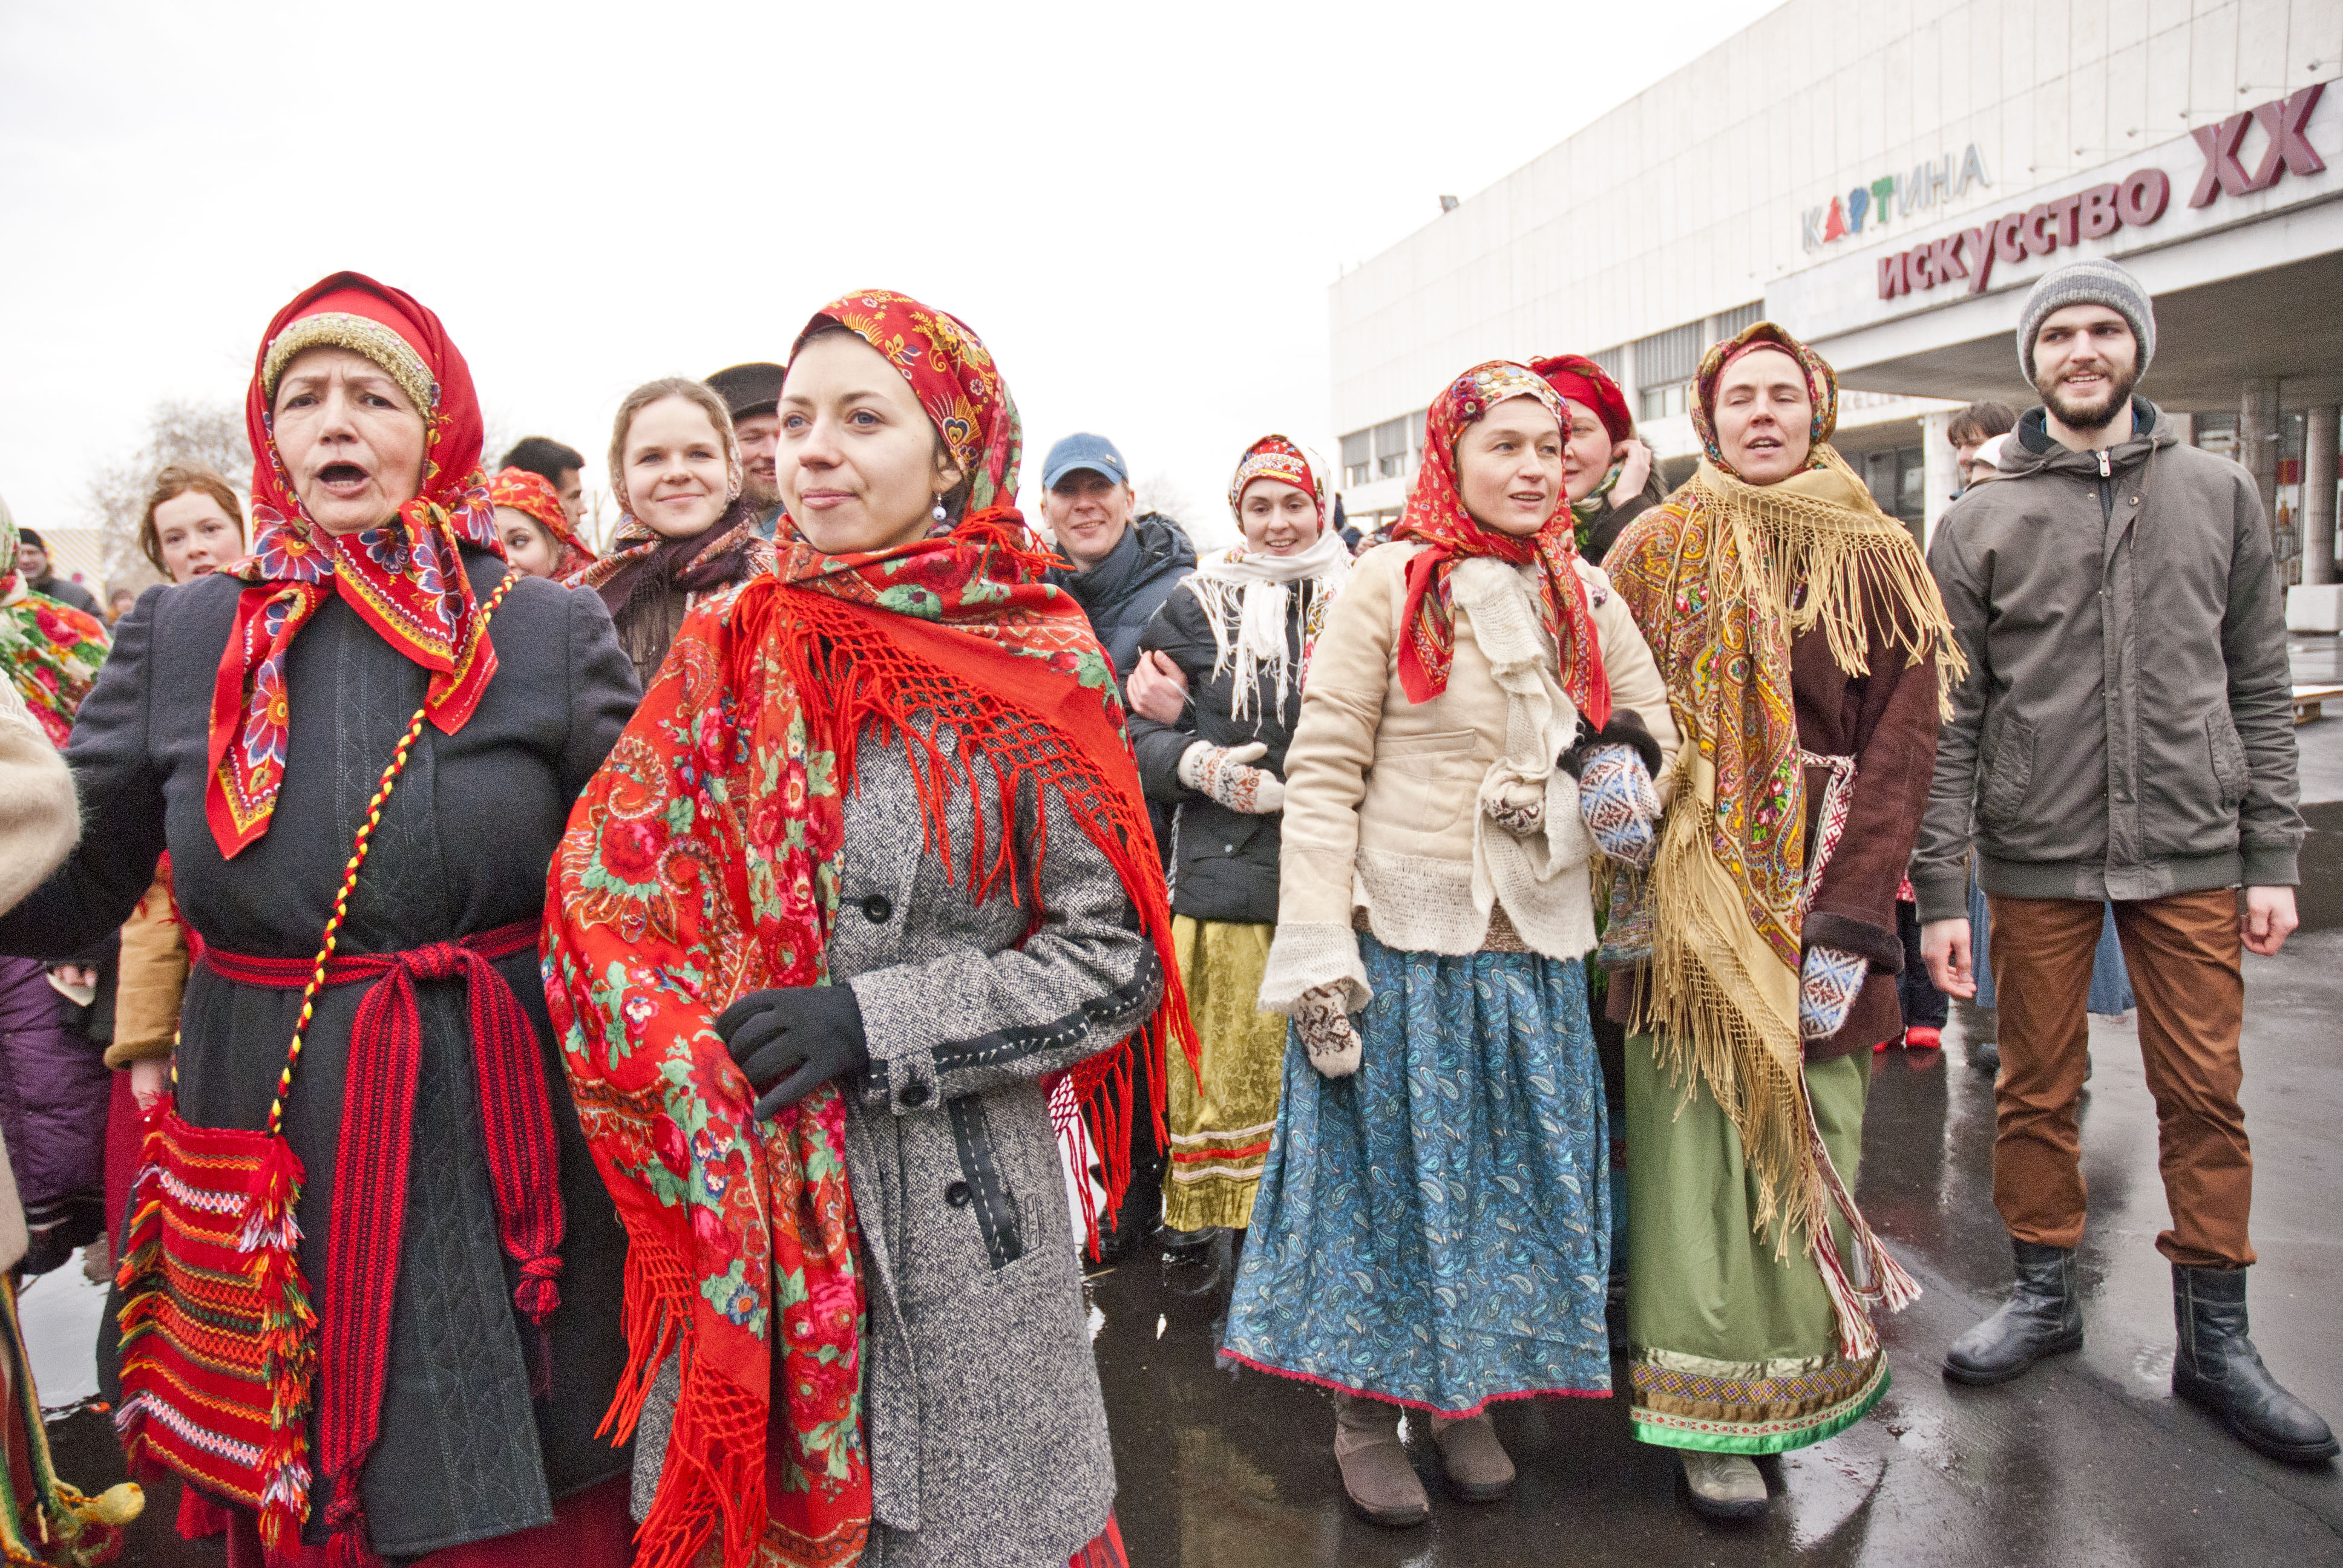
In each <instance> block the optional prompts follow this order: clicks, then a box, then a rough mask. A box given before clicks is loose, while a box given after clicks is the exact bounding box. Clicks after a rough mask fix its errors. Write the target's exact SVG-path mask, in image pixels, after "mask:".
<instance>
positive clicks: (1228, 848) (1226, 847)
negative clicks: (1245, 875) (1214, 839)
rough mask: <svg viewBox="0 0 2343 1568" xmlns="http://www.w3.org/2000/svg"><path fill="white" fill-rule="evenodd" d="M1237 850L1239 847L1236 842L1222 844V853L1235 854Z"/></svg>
mask: <svg viewBox="0 0 2343 1568" xmlns="http://www.w3.org/2000/svg"><path fill="white" fill-rule="evenodd" d="M1236 852H1237V847H1236V846H1235V845H1234V844H1223V845H1222V846H1221V853H1222V854H1223V855H1233V854H1235V853H1236Z"/></svg>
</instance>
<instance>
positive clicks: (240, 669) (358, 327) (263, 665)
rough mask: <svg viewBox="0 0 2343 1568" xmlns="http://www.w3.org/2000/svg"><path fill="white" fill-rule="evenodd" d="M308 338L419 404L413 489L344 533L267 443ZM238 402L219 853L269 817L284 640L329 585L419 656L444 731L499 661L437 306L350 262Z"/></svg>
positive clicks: (276, 334) (460, 412) (453, 352)
mask: <svg viewBox="0 0 2343 1568" xmlns="http://www.w3.org/2000/svg"><path fill="white" fill-rule="evenodd" d="M315 347H336V348H347V349H351V350H353V351H355V352H357V353H359V354H363V355H364V356H366V357H367V358H368V359H371V360H373V361H374V362H375V363H376V364H377V365H378V366H380V367H382V368H383V370H384V371H385V372H387V374H388V375H389V377H390V378H391V379H392V380H394V381H396V382H397V384H398V386H399V388H400V390H402V391H403V392H405V393H406V394H407V399H408V400H409V401H410V402H412V403H413V404H414V405H415V407H416V409H417V411H418V412H419V413H421V414H422V416H423V419H424V425H425V435H424V439H425V447H424V455H423V487H422V489H421V490H420V491H419V492H418V493H417V495H416V497H415V498H414V499H413V500H410V501H408V502H407V504H406V505H405V506H403V507H401V508H398V510H397V513H395V514H394V515H393V516H392V517H390V518H388V519H387V520H386V521H385V522H384V523H382V524H381V525H380V526H379V527H377V528H367V529H363V530H361V531H360V532H357V533H355V534H338V535H337V534H328V533H327V532H326V531H325V530H324V529H323V528H318V527H317V525H316V523H315V522H314V521H313V520H312V519H311V518H310V517H309V514H308V511H307V508H304V507H303V506H302V504H301V500H300V498H299V497H297V496H296V495H295V494H294V493H293V484H292V480H291V478H290V477H288V476H287V473H286V470H285V463H284V460H283V458H282V457H279V456H278V454H277V437H276V421H275V418H274V417H273V415H272V413H271V401H272V399H273V397H275V395H276V391H277V377H280V376H282V375H283V374H284V373H285V368H286V367H287V366H288V365H290V364H291V363H292V362H293V360H294V358H295V357H297V355H299V354H300V353H301V351H302V350H303V349H306V348H315ZM244 417H245V431H246V435H247V436H248V437H250V439H251V442H252V450H253V457H254V461H253V466H252V553H251V554H250V555H248V556H246V557H245V558H243V559H241V560H238V561H236V562H234V563H233V564H231V565H229V566H228V567H226V568H224V570H225V571H226V575H228V576H230V577H236V578H243V579H244V581H245V583H246V585H247V586H246V588H245V590H244V595H243V598H241V600H240V601H239V602H238V603H237V606H236V621H235V624H234V626H233V628H231V629H230V631H229V633H228V640H227V648H226V652H224V653H223V654H222V655H221V656H220V666H219V676H218V678H217V680H216V682H215V683H214V686H213V690H212V712H211V738H210V767H211V782H210V785H209V786H208V788H207V789H206V794H205V801H204V809H205V813H206V816H207V817H208V818H209V819H210V821H211V829H212V837H213V839H216V841H217V842H218V844H219V848H220V853H221V854H222V855H223V856H226V857H228V858H233V857H234V856H235V855H236V853H237V851H239V850H241V849H244V848H245V846H246V845H247V844H250V843H252V842H253V841H254V840H255V839H258V838H259V837H260V836H261V835H262V834H264V833H266V832H267V831H268V822H269V818H270V815H271V814H272V813H273V812H274V811H275V810H276V809H277V789H278V787H279V786H280V785H281V784H282V783H283V782H284V778H285V754H286V744H287V739H288V736H289V734H290V730H289V719H290V710H291V700H290V697H289V695H288V694H287V690H286V687H285V658H286V654H287V652H288V651H289V650H290V649H291V648H292V646H293V639H294V638H295V637H296V636H297V635H298V634H299V632H300V630H301V628H302V627H304V626H306V625H307V624H308V621H309V619H310V618H311V617H313V616H315V615H316V614H317V611H318V610H319V609H320V608H323V606H324V605H325V603H326V601H327V598H332V597H334V596H336V595H338V596H339V597H340V598H341V599H342V601H343V602H344V603H345V604H347V605H348V606H349V607H350V608H352V609H354V610H356V611H357V613H358V615H359V617H360V618H363V619H364V620H365V621H366V623H367V625H368V626H371V627H372V628H375V630H376V631H377V632H379V633H381V634H382V637H383V638H384V640H385V641H387V642H388V643H389V644H390V645H391V647H393V648H397V650H398V651H399V652H400V653H402V654H404V655H406V656H407V658H409V659H412V660H413V661H414V662H415V663H417V664H419V665H421V666H422V667H423V668H425V669H427V670H428V671H430V673H431V682H430V686H429V688H428V690H427V696H426V701H427V703H428V704H429V707H430V710H431V722H432V724H433V725H434V726H435V727H437V729H439V730H440V732H441V733H443V734H447V735H453V734H454V733H456V731H458V729H462V728H463V727H464V724H465V721H466V720H468V719H470V718H471V717H472V710H473V709H475V708H477V707H478V706H479V701H480V694H481V693H482V692H483V691H485V690H487V689H488V680H489V678H491V677H492V676H494V675H495V674H496V670H497V654H496V649H495V648H494V647H493V646H491V644H490V643H489V641H488V634H487V630H486V628H485V625H484V623H483V621H482V619H481V617H480V607H479V604H478V601H477V600H476V599H475V598H474V597H473V594H472V582H471V578H468V576H466V575H465V572H464V564H463V558H462V551H463V550H464V549H465V548H472V549H480V550H486V551H488V552H489V553H490V554H492V555H494V556H496V557H498V558H499V559H501V558H503V556H504V547H503V546H502V545H500V544H498V542H497V528H496V518H495V513H494V511H493V510H492V509H491V508H490V507H489V505H488V487H487V484H486V482H485V480H484V479H483V477H482V476H481V473H480V406H479V402H478V399H477V398H476V397H474V396H473V393H472V373H471V370H470V368H469V367H467V366H466V365H465V363H464V357H463V355H461V354H459V353H458V352H457V349H456V346H455V345H454V344H453V343H451V342H449V341H448V340H447V332H446V330H445V329H444V328H443V327H441V326H440V325H439V318H438V317H437V316H434V315H433V314H432V313H431V312H430V311H429V310H427V309H426V308H425V307H423V306H422V305H421V304H420V303H418V302H417V300H416V299H414V298H413V297H411V296H408V295H407V294H403V293H401V292H400V291H399V290H397V289H395V288H390V287H387V286H385V285H382V284H379V283H377V282H376V281H375V280H374V279H372V278H370V277H367V276H363V275H361V274H358V273H355V272H337V273H336V274H334V276H331V277H328V278H327V279H325V280H324V281H323V282H320V283H317V284H316V285H313V286H310V287H309V288H307V289H304V290H303V291H302V292H301V294H300V295H299V296H298V297H296V298H295V299H294V301H293V303H292V304H290V305H288V306H287V307H285V308H284V309H282V310H280V311H278V312H277V319H275V320H274V321H272V322H270V323H269V324H268V331H267V333H266V335H265V336H264V337H262V338H261V340H260V352H259V354H258V355H257V356H256V358H255V361H254V364H253V369H252V386H251V389H250V390H249V391H248V392H247V393H246V397H245V414H244Z"/></svg>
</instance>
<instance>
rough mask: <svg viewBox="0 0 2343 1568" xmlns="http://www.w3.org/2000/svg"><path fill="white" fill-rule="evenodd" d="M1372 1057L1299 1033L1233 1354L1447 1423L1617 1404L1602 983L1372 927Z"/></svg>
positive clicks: (1258, 1205)
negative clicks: (1400, 946) (1598, 1013)
mask: <svg viewBox="0 0 2343 1568" xmlns="http://www.w3.org/2000/svg"><path fill="white" fill-rule="evenodd" d="M1359 950H1360V955H1361V957H1362V958H1363V960H1365V963H1366V970H1367V980H1368V983H1369V984H1370V985H1372V986H1373V989H1374V1000H1373V1001H1371V1002H1369V1003H1368V1004H1367V1011H1366V1016H1365V1028H1364V1031H1363V1044H1364V1048H1365V1049H1364V1052H1363V1056H1364V1060H1363V1064H1362V1065H1361V1067H1360V1069H1359V1070H1358V1071H1357V1072H1356V1073H1354V1074H1353V1075H1352V1076H1351V1077H1348V1078H1340V1079H1327V1078H1322V1077H1321V1076H1319V1074H1318V1072H1317V1070H1315V1069H1313V1068H1312V1067H1311V1065H1310V1060H1309V1055H1308V1053H1307V1052H1306V1051H1304V1050H1302V1042H1301V1040H1300V1039H1299V1037H1298V1036H1296V1035H1295V1034H1293V1033H1292V1031H1291V1030H1289V1031H1288V1033H1287V1037H1286V1045H1285V1082H1284V1093H1283V1096H1282V1100H1281V1101H1280V1102H1279V1105H1278V1111H1277V1131H1276V1135H1275V1139H1274V1141H1272V1145H1271V1148H1270V1152H1269V1163H1268V1165H1267V1167H1266V1168H1265V1169H1264V1170H1263V1171H1262V1178H1261V1189H1260V1192H1259V1195H1258V1196H1257V1197H1256V1199H1255V1200H1254V1204H1253V1216H1252V1231H1251V1232H1250V1233H1249V1234H1248V1236H1247V1238H1246V1241H1245V1247H1244V1256H1243V1260H1242V1262H1241V1264H1240V1265H1239V1268H1238V1272H1237V1283H1236V1293H1235V1296H1234V1299H1233V1300H1232V1302H1231V1303H1230V1307H1229V1320H1228V1332H1227V1338H1226V1340H1225V1341H1224V1342H1223V1344H1222V1354H1223V1355H1225V1356H1226V1357H1228V1358H1229V1359H1230V1360H1232V1361H1235V1362H1242V1363H1244V1364H1248V1365H1252V1366H1255V1367H1259V1368H1261V1369H1262V1370H1263V1371H1265V1372H1276V1373H1279V1374H1281V1375H1283V1376H1287V1377H1295V1378H1301V1379H1303V1380H1305V1381H1308V1382H1319V1383H1324V1384H1327V1385H1330V1386H1332V1387H1336V1388H1342V1389H1347V1390H1351V1391H1353V1392H1359V1393H1364V1394H1369V1395H1372V1396H1373V1397H1374V1398H1376V1399H1380V1400H1386V1401H1390V1402H1393V1403H1398V1404H1404V1405H1412V1406H1414V1407H1416V1408H1418V1409H1422V1410H1429V1411H1434V1412H1440V1413H1443V1414H1447V1415H1462V1414H1469V1413H1472V1412H1477V1411H1479V1410H1480V1409H1481V1408H1482V1407H1483V1405H1485V1404H1486V1403H1487V1402H1489V1401H1491V1400H1493V1399H1516V1398H1522V1397H1525V1396H1527V1395H1532V1394H1541V1393H1578V1394H1596V1395H1601V1394H1607V1393H1608V1392H1610V1388H1611V1353H1610V1347H1609V1341H1608V1339H1607V1337H1606V1336H1605V1334H1604V1287H1605V1282H1606V1281H1607V1280H1608V1277H1609V1275H1610V1271H1611V1193H1610V1188H1609V1174H1610V1171H1609V1167H1610V1159H1609V1150H1610V1138H1609V1131H1608V1129H1607V1128H1606V1127H1605V1126H1604V1103H1603V1078H1602V1070H1601V1068H1600V1067H1599V1066H1598V1065H1597V1062H1596V1059H1595V1053H1594V1033H1593V1031H1592V1030H1590V1029H1589V1028H1588V1026H1587V1018H1586V974H1585V970H1584V967H1583V966H1582V965H1581V964H1580V963H1579V962H1578V961H1577V960H1555V959H1548V958H1542V957H1540V956H1538V955H1537V954H1535V953H1488V952H1484V953H1472V954H1467V955H1464V956H1461V957H1449V956H1445V955H1443V954H1439V953H1417V952H1399V951H1395V950H1392V949H1390V948H1386V947H1384V946H1383V944H1382V943H1380V942H1378V941H1376V940H1374V938H1373V937H1372V936H1369V935H1367V934H1366V933H1364V932H1362V933H1360V936H1359Z"/></svg>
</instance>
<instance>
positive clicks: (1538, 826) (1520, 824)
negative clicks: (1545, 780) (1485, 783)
mask: <svg viewBox="0 0 2343 1568" xmlns="http://www.w3.org/2000/svg"><path fill="white" fill-rule="evenodd" d="M1481 809H1482V810H1483V811H1485V812H1487V813H1488V817H1489V820H1490V821H1492V822H1494V823H1495V824H1496V825H1497V826H1498V827H1500V828H1503V829H1504V830H1505V831H1506V832H1508V833H1511V834H1512V835H1513V837H1514V838H1516V839H1526V838H1528V837H1529V836H1530V835H1531V834H1533V833H1536V832H1539V831H1542V830H1543V829H1544V827H1545V790H1544V789H1543V788H1541V787H1540V786H1538V785H1535V784H1531V783H1527V782H1525V781H1523V780H1522V779H1514V780H1513V781H1512V782H1511V783H1508V784H1506V785H1504V786H1503V788H1502V789H1498V790H1497V791H1496V792H1495V793H1494V794H1491V795H1484V796H1483V797H1482V799H1481Z"/></svg>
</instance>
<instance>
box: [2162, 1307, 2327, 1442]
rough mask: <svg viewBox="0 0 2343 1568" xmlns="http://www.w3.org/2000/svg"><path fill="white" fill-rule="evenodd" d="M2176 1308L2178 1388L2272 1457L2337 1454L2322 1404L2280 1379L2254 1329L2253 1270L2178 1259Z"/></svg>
mask: <svg viewBox="0 0 2343 1568" xmlns="http://www.w3.org/2000/svg"><path fill="white" fill-rule="evenodd" d="M2172 1316H2173V1320H2174V1322H2175V1323H2176V1324H2177V1327H2178V1329H2179V1331H2180V1346H2179V1350H2178V1351H2177V1353H2176V1354H2175V1355H2174V1356H2173V1358H2172V1392H2174V1393H2176V1394H2177V1395H2179V1396H2180V1397H2181V1398H2182V1399H2185V1400H2187V1401H2189V1402H2192V1403H2196V1404H2201V1405H2203V1406H2204V1407H2205V1408H2206V1409H2207V1410H2209V1411H2211V1412H2213V1413H2214V1414H2215V1415H2217V1416H2219V1417H2220V1418H2221V1420H2222V1422H2224V1423H2226V1424H2227V1427H2228V1429H2229V1430H2230V1431H2231V1432H2236V1433H2237V1435H2238V1436H2239V1437H2241V1438H2244V1439H2245V1440H2246V1442H2247V1443H2248V1444H2250V1445H2251V1446H2253V1447H2255V1448H2258V1449H2260V1450H2261V1451H2262V1452H2264V1453H2267V1454H2268V1455H2269V1456H2270V1457H2271V1458H2272V1459H2285V1460H2291V1461H2292V1462H2295V1463H2297V1464H2316V1463H2318V1462H2319V1461H2320V1460H2324V1459H2332V1458H2334V1457H2335V1452H2336V1444H2335V1434H2334V1433H2333V1432H2330V1431H2328V1426H2327V1423H2326V1422H2323V1421H2321V1420H2319V1419H2318V1412H2317V1411H2314V1410H2312V1409H2311V1408H2310V1407H2309V1406H2308V1405H2307V1404H2305V1403H2303V1402H2301V1401H2300V1400H2298V1399H2297V1398H2295V1397H2294V1395H2292V1394H2290V1393H2288V1392H2286V1390H2285V1389H2283V1388H2281V1387H2280V1386H2278V1379H2276V1378H2274V1377H2272V1376H2270V1374H2269V1369H2268V1367H2266V1366H2264V1365H2262V1357H2261V1352H2259V1351H2258V1350H2256V1349H2254V1342H2253V1341H2251V1340H2249V1339H2247V1337H2246V1271H2244V1270H2243V1269H2184V1268H2182V1267H2181V1266H2180V1265H2179V1264H2177V1263H2175V1264H2173V1265H2172Z"/></svg>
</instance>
